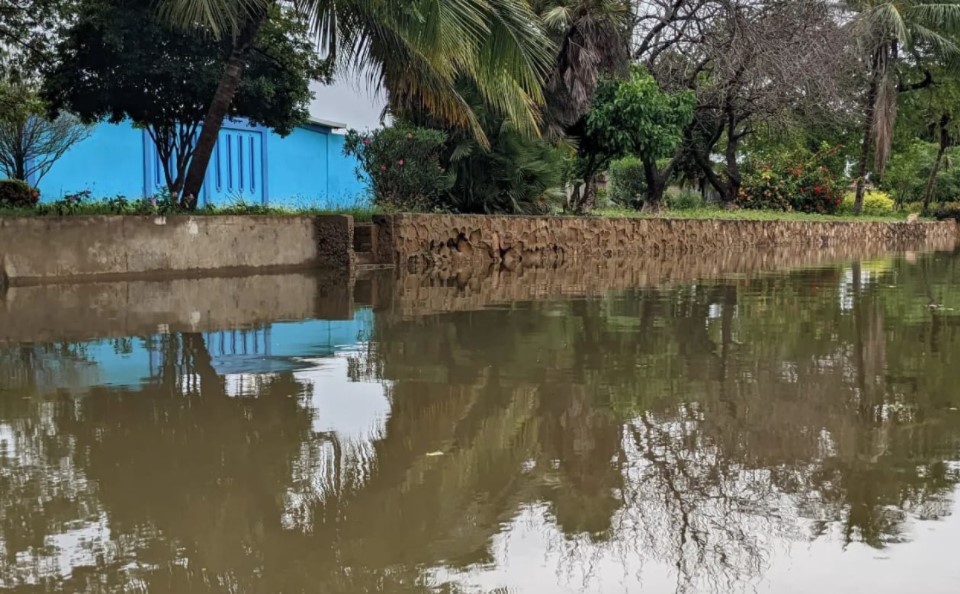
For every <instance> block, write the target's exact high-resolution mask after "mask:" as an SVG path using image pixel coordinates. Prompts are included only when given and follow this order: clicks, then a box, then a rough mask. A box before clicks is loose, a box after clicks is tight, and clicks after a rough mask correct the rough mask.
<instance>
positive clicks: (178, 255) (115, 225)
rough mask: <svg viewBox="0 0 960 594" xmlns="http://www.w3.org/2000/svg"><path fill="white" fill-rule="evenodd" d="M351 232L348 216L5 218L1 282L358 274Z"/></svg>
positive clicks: (0, 235) (0, 233)
mask: <svg viewBox="0 0 960 594" xmlns="http://www.w3.org/2000/svg"><path fill="white" fill-rule="evenodd" d="M352 233H353V219H352V218H351V217H343V216H324V217H309V216H283V217H280V216H198V217H191V216H170V217H133V216H94V217H80V216H76V217H32V218H0V279H6V281H7V283H8V284H10V285H23V284H36V283H44V282H52V281H56V282H63V281H76V280H83V279H101V280H102V279H105V278H110V277H117V278H129V277H136V276H148V275H154V274H167V275H191V274H192V275H209V274H226V273H246V272H256V271H265V270H273V271H277V270H296V269H307V268H325V269H334V270H343V269H349V268H351V267H352V262H353V251H352V243H353V237H352Z"/></svg>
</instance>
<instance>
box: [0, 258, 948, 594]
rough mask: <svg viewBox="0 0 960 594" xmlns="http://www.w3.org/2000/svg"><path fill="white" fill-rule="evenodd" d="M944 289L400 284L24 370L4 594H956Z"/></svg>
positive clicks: (840, 279)
mask: <svg viewBox="0 0 960 594" xmlns="http://www.w3.org/2000/svg"><path fill="white" fill-rule="evenodd" d="M418 282H420V283H424V282H426V283H427V284H420V285H416V284H415V283H418ZM958 283H960V259H957V258H956V256H953V255H951V254H936V255H930V256H922V257H918V258H911V259H910V260H907V259H880V260H872V261H862V262H857V263H854V264H852V265H842V266H828V267H820V268H814V269H806V270H801V271H795V272H790V273H778V274H765V275H746V276H744V275H738V276H730V275H723V276H721V277H719V278H714V279H712V280H704V279H703V278H702V277H699V278H698V279H696V280H694V279H689V280H687V281H685V282H677V283H673V284H670V285H665V284H657V283H652V284H651V286H645V287H640V286H636V287H633V288H623V287H620V286H619V285H618V286H617V290H615V291H613V292H610V293H608V294H605V295H604V294H602V293H603V291H602V290H598V291H596V292H597V293H598V294H600V295H601V296H594V297H589V298H587V297H566V298H564V297H554V298H549V299H545V300H540V301H529V300H528V301H509V300H503V299H500V298H498V299H496V301H497V305H496V306H495V307H479V305H477V304H475V305H476V307H474V308H473V309H471V308H470V307H467V306H465V303H466V302H465V301H464V300H463V296H464V291H465V290H469V289H468V288H466V289H465V285H464V284H458V283H456V282H454V283H446V284H433V283H432V281H424V280H422V279H421V280H420V281H417V280H416V279H411V278H404V279H401V282H400V284H399V285H398V289H397V290H396V291H395V292H394V293H393V294H392V295H389V297H388V298H386V299H384V300H383V302H382V303H381V304H379V305H377V306H376V307H375V308H374V309H371V308H369V307H359V306H358V307H355V308H354V310H353V312H352V314H350V315H349V316H344V317H346V318H348V319H344V320H340V321H333V320H309V321H304V322H300V323H292V322H270V321H265V320H262V319H261V320H258V321H257V323H255V324H253V325H250V326H247V327H244V328H238V329H236V330H211V329H208V330H204V331H197V332H190V331H167V332H161V333H157V334H149V335H144V336H139V337H123V338H113V339H109V340H91V341H87V342H80V343H64V344H56V343H50V342H46V343H22V344H16V345H8V346H7V347H4V348H3V349H0V587H4V588H8V589H12V590H13V591H17V592H21V591H22V592H54V591H72V592H91V593H92V592H97V593H99V592H121V591H122V592H127V591H132V592H137V591H142V592H345V593H346V592H434V591H438V592H557V591H571V592H613V591H638V590H639V589H640V588H641V587H642V588H644V591H653V592H734V591H773V592H784V591H798V592H800V591H810V590H812V589H814V588H819V589H824V588H826V589H827V591H847V590H849V589H852V588H857V589H869V590H871V591H876V592H887V591H889V592H898V591H904V590H917V589H921V590H923V591H928V592H937V591H944V592H947V591H952V590H953V588H954V587H955V584H956V583H958V582H957V580H960V570H958V569H957V567H956V564H955V563H953V562H952V561H950V557H949V555H950V550H951V549H950V547H949V546H948V543H950V542H951V538H952V539H955V538H956V537H957V535H958V534H960V521H958V519H957V518H958V516H957V515H956V514H955V513H953V512H954V511H955V508H956V505H957V503H956V499H955V493H956V490H957V484H958V482H960V463H958V459H960V458H958V450H960V411H958V408H960V395H957V393H956V391H955V389H954V386H955V385H956V384H957V380H958V379H960V370H956V369H955V366H952V365H951V360H952V359H956V358H957V357H958V356H960V300H958V298H957V297H956V294H957V292H956V287H957V285H958ZM414 286H421V287H425V286H430V287H432V288H431V289H430V292H431V295H433V297H434V298H433V299H431V300H430V302H429V303H427V304H424V307H423V309H422V310H421V311H417V309H416V302H415V300H411V299H410V298H409V296H410V294H411V287H414ZM444 287H445V288H446V290H447V291H448V293H447V294H448V295H449V296H450V298H451V299H452V300H454V301H455V302H456V305H444V303H443V299H442V296H443V295H444V292H443V289H444ZM366 288H367V289H369V288H370V287H366ZM502 289H503V294H509V293H510V292H511V291H513V289H511V288H510V287H509V286H507V287H502ZM517 290H527V289H526V288H525V289H517ZM377 291H379V292H382V293H386V292H388V291H387V290H386V289H384V288H383V287H380V288H378V289H377V290H376V291H370V292H371V293H375V292H377ZM470 299H473V296H471V297H470ZM905 576H909V581H905V579H906V578H905Z"/></svg>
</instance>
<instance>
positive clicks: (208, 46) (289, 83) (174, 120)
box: [43, 0, 331, 188]
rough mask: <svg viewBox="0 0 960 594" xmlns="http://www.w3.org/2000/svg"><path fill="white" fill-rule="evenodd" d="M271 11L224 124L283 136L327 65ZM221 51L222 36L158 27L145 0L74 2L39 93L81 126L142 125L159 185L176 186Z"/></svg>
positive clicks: (295, 26)
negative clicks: (236, 122) (231, 120)
mask: <svg viewBox="0 0 960 594" xmlns="http://www.w3.org/2000/svg"><path fill="white" fill-rule="evenodd" d="M271 10H272V12H271V15H270V18H269V19H268V20H267V22H266V23H265V24H264V26H263V27H262V28H261V30H260V32H259V35H258V36H257V39H256V42H255V46H254V51H252V52H251V53H250V56H249V59H248V64H247V66H246V69H245V70H244V76H243V79H242V81H241V84H240V88H239V91H238V93H237V95H236V96H235V97H234V98H233V100H232V101H231V103H230V108H229V111H228V117H246V118H249V119H250V120H251V121H252V122H253V123H255V124H262V125H264V126H267V127H269V128H271V129H273V130H274V131H276V132H277V133H279V134H288V133H289V132H291V131H292V130H293V128H294V127H295V126H297V125H299V124H301V123H303V122H305V121H306V119H307V117H308V111H307V108H308V106H309V103H310V100H311V98H312V94H311V92H310V88H309V85H310V82H311V81H312V80H323V79H326V78H328V77H329V74H330V68H331V65H330V64H328V63H325V62H322V61H321V60H320V59H319V57H318V56H317V53H316V52H315V49H314V47H313V45H312V44H311V43H309V36H308V25H307V22H306V21H305V20H304V19H302V18H300V17H297V16H295V13H294V12H293V11H292V9H287V8H281V7H280V5H279V4H274V5H273V7H272V9H271ZM230 48H231V42H230V40H229V39H225V40H222V41H218V40H217V39H215V38H213V37H211V36H209V35H206V34H203V33H202V32H197V31H195V30H193V31H183V30H178V29H172V28H170V27H168V26H167V25H165V24H164V23H163V22H162V21H161V20H160V19H159V16H158V14H157V11H156V3H155V2H154V0H80V2H79V7H78V10H77V14H76V18H75V20H74V21H73V23H72V24H71V25H70V26H69V27H68V29H67V32H66V35H65V37H64V39H63V41H62V42H61V43H60V44H59V45H58V47H57V56H56V58H57V62H58V65H57V67H56V68H55V69H54V70H53V71H52V72H51V73H50V75H49V76H48V77H47V80H46V81H45V83H44V88H43V95H44V97H45V98H46V99H47V100H48V101H49V103H50V105H51V108H52V109H54V110H57V111H59V110H67V111H70V112H73V113H76V114H77V115H79V116H80V117H81V118H82V119H83V120H84V121H86V122H94V121H99V120H108V121H110V122H114V123H116V122H120V121H123V120H130V121H132V122H133V123H134V124H135V125H137V126H140V127H143V128H145V129H146V130H147V131H148V132H149V133H150V136H151V138H152V139H153V141H154V144H155V145H156V147H157V152H158V154H159V155H160V157H161V159H160V161H161V165H162V166H163V168H164V175H165V177H166V182H167V185H168V187H171V188H177V187H179V183H180V182H182V177H183V175H184V174H185V173H186V168H187V166H188V164H189V162H190V158H191V156H192V153H193V145H194V143H193V138H194V137H195V135H196V134H197V131H198V129H199V126H200V124H201V122H202V121H203V118H204V116H205V115H206V113H207V109H208V106H209V104H210V100H211V97H213V96H214V92H215V91H216V89H217V85H218V83H219V82H220V78H221V75H222V74H223V70H224V65H225V63H226V58H227V56H228V55H229V52H230ZM147 83H149V84H147Z"/></svg>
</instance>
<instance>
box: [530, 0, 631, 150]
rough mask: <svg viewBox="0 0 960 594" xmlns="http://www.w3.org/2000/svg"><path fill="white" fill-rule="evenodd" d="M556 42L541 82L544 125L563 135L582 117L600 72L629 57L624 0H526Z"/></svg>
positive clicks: (619, 66) (619, 68) (622, 66)
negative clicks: (544, 101) (545, 109)
mask: <svg viewBox="0 0 960 594" xmlns="http://www.w3.org/2000/svg"><path fill="white" fill-rule="evenodd" d="M530 4H531V6H532V7H533V10H534V12H535V13H536V14H537V15H538V16H539V17H540V18H541V19H542V20H543V24H544V26H545V27H546V29H547V32H548V33H549V35H550V36H551V38H552V39H553V40H554V42H555V43H556V45H557V52H556V57H555V59H554V63H553V67H552V69H551V71H550V74H549V76H548V77H547V81H546V90H547V106H548V112H547V120H548V121H547V125H548V127H549V131H550V132H551V135H552V136H556V137H563V136H564V135H565V134H566V132H567V131H568V130H569V128H570V126H572V125H573V124H574V123H576V122H577V121H578V120H579V119H580V118H581V117H583V116H584V115H586V113H587V111H589V109H590V104H591V102H592V101H593V96H594V94H595V93H596V90H597V82H598V81H599V79H600V78H601V77H603V76H608V75H611V74H614V73H618V72H626V69H627V66H628V64H629V61H630V48H629V34H630V29H629V24H630V17H631V7H630V0H531V1H530Z"/></svg>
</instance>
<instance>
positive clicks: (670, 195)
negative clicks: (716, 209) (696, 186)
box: [666, 188, 703, 210]
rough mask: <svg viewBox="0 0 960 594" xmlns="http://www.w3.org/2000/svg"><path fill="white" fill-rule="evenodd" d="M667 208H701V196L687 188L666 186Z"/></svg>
mask: <svg viewBox="0 0 960 594" xmlns="http://www.w3.org/2000/svg"><path fill="white" fill-rule="evenodd" d="M666 199H667V208H669V209H670V210H696V209H698V208H703V196H701V195H700V192H697V191H694V190H691V189H689V188H682V189H681V188H668V189H667V191H666Z"/></svg>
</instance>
